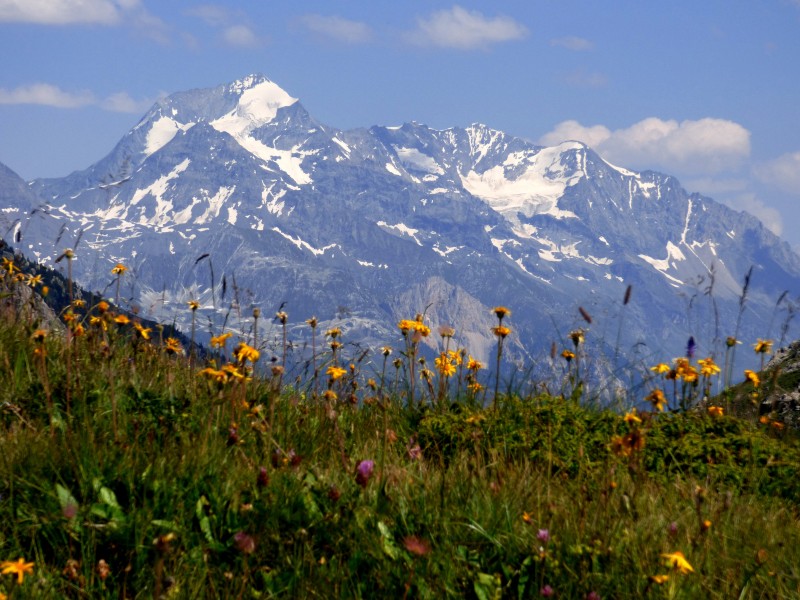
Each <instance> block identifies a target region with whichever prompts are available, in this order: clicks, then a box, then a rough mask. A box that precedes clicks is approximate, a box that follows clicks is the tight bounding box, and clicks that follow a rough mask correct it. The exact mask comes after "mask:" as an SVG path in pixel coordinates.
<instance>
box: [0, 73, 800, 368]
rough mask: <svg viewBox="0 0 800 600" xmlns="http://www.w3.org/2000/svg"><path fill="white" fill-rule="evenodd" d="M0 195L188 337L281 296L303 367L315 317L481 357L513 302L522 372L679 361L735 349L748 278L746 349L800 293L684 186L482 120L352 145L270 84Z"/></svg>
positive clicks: (184, 104) (798, 273)
mask: <svg viewBox="0 0 800 600" xmlns="http://www.w3.org/2000/svg"><path fill="white" fill-rule="evenodd" d="M0 200H2V207H0V211H1V212H0V218H1V219H2V220H3V222H4V223H6V225H5V227H4V230H6V231H7V233H6V235H5V237H6V238H7V239H9V241H12V240H14V239H18V238H19V241H18V243H17V247H18V248H19V249H20V250H21V251H23V252H24V253H26V254H28V255H32V256H35V257H36V258H38V259H39V260H41V261H43V262H52V260H53V258H54V257H55V256H57V255H58V254H59V253H60V252H61V251H62V250H63V248H64V247H66V246H69V245H72V244H74V243H75V242H76V241H78V242H79V243H78V248H77V254H78V257H79V260H77V261H76V262H75V265H74V267H75V273H76V277H77V279H78V280H79V281H80V282H81V283H82V284H83V285H85V286H87V287H89V288H92V289H97V290H103V289H105V288H106V287H107V286H108V285H109V283H110V282H111V280H112V276H111V275H110V269H111V267H112V266H113V265H114V264H115V263H116V262H118V261H119V262H122V263H124V264H126V265H128V266H129V267H131V268H132V272H131V275H130V277H128V280H127V284H126V285H127V292H126V293H127V295H128V296H129V298H128V301H129V302H130V303H131V304H135V305H137V306H139V307H140V309H141V310H142V312H143V313H146V314H148V315H149V316H153V317H156V318H161V319H163V320H169V321H172V320H176V321H177V322H178V323H182V324H184V325H186V323H187V322H188V320H189V319H190V314H189V311H188V310H187V309H186V304H185V302H186V301H188V300H190V299H198V300H200V301H201V302H202V308H201V309H200V311H199V313H198V314H199V316H200V319H201V323H203V324H204V326H205V329H207V330H210V331H213V332H215V333H216V332H219V328H220V327H222V325H223V323H224V324H225V326H226V327H229V328H230V327H233V328H239V329H241V330H242V331H246V330H247V329H248V328H249V327H250V326H251V325H250V323H251V319H250V318H249V315H251V314H252V308H253V307H255V306H258V307H260V308H261V309H262V311H264V312H265V313H266V314H269V313H270V311H271V310H273V309H275V310H277V308H278V307H279V306H281V305H282V303H284V302H285V303H286V304H285V310H287V312H288V313H289V315H290V321H291V322H292V323H293V328H292V336H293V338H294V340H295V342H296V343H295V344H294V347H295V348H296V350H297V351H298V352H299V351H300V349H301V348H302V344H303V343H304V342H307V341H309V340H310V331H309V330H308V327H307V326H305V325H304V323H303V322H304V320H305V319H307V318H309V317H311V316H312V315H316V316H318V317H319V318H320V319H321V321H322V326H323V327H325V326H328V325H334V324H335V325H337V326H340V327H341V328H342V329H343V331H344V333H345V337H346V339H347V340H349V341H351V342H354V343H359V344H361V345H364V346H372V347H374V346H376V345H384V344H392V345H395V346H396V347H398V348H399V347H400V343H401V339H400V337H399V332H398V331H397V329H396V323H397V321H398V320H399V319H401V318H409V317H413V316H414V314H416V313H418V312H420V313H425V316H426V319H427V322H428V324H429V325H431V326H432V328H433V330H434V332H435V331H436V327H437V326H439V325H442V324H448V325H452V326H454V327H455V328H456V331H457V334H456V336H457V338H458V341H459V343H463V344H465V345H467V346H468V347H469V349H470V351H471V353H472V354H473V355H474V356H476V357H478V358H480V359H481V360H484V361H486V360H488V359H490V357H491V355H492V352H493V350H494V347H495V340H494V339H493V336H492V334H491V332H490V327H491V326H492V325H494V324H495V323H494V317H493V315H491V313H490V309H491V307H492V306H494V305H498V304H503V305H506V306H508V307H510V308H511V309H512V310H513V315H512V317H511V320H510V325H511V326H512V327H513V329H514V333H513V335H512V338H510V344H509V348H508V352H509V357H510V358H512V359H516V360H518V361H522V362H529V361H535V360H539V361H545V358H546V357H547V356H549V349H550V346H551V344H552V343H553V342H556V343H557V345H559V347H560V345H562V344H564V343H565V337H566V333H567V332H568V331H569V330H570V329H573V328H575V327H579V326H583V327H585V328H587V329H589V330H590V332H589V335H588V338H587V339H588V343H589V346H587V348H588V349H590V350H591V351H592V352H595V353H597V354H598V356H599V355H600V353H602V354H604V355H605V356H611V355H614V354H616V346H617V344H619V353H620V355H622V356H625V357H627V358H628V359H631V360H633V359H637V360H638V359H643V360H645V361H649V360H658V361H660V360H669V359H670V358H672V357H674V356H677V355H678V354H680V353H681V352H682V349H683V347H684V345H685V343H686V339H688V337H689V336H690V335H693V336H694V337H695V338H696V339H697V340H698V343H699V344H700V352H701V353H712V352H715V351H716V352H717V354H718V356H719V353H720V352H721V349H720V348H721V346H720V340H724V338H725V336H727V335H731V334H732V333H733V327H734V324H735V322H736V316H737V313H738V310H739V297H740V294H741V291H742V282H743V280H744V277H745V274H746V272H747V271H748V269H749V268H750V267H751V266H753V267H754V271H753V277H752V284H751V287H750V289H749V290H748V297H747V301H746V303H745V309H746V312H745V316H744V318H743V327H742V331H741V335H740V337H742V338H743V339H744V340H745V341H748V342H749V341H750V340H751V339H752V340H753V341H755V338H756V337H767V336H770V335H771V336H779V335H780V332H779V331H778V330H779V327H780V324H781V322H782V320H784V319H785V318H786V316H787V315H788V314H789V313H788V312H787V311H788V310H790V309H793V305H792V304H791V303H790V300H792V299H794V298H796V297H797V293H798V291H800V258H798V256H797V255H795V254H794V253H793V252H792V251H791V249H790V248H789V246H788V245H787V244H786V243H784V242H782V241H781V240H780V239H778V238H777V237H775V236H774V235H773V234H772V233H770V232H769V231H768V230H767V229H766V228H765V227H764V226H763V225H762V224H761V223H760V222H759V221H758V220H757V219H755V218H754V217H752V216H750V215H748V214H746V213H741V212H736V211H733V210H732V209H730V208H727V207H726V206H723V205H721V204H719V203H717V202H715V201H713V200H711V199H709V198H706V197H702V196H700V195H697V194H690V193H688V192H686V191H685V190H684V189H682V188H681V186H680V184H679V182H678V181H677V180H675V179H674V178H673V177H670V176H668V175H663V174H660V173H655V172H650V171H647V172H641V173H636V172H633V171H629V170H627V169H625V168H623V167H620V166H615V165H611V164H609V163H608V162H606V161H604V160H603V159H602V158H601V157H600V156H599V155H598V154H597V153H595V152H594V151H593V150H592V149H591V148H589V147H587V146H586V145H584V144H582V143H579V142H574V141H564V142H563V143H561V144H559V145H557V146H553V147H546V148H543V147H540V146H536V145H533V144H531V143H529V142H527V141H525V140H522V139H520V138H516V137H513V136H511V135H509V134H506V133H503V132H501V131H497V130H493V129H491V128H489V127H487V126H484V125H480V124H473V125H470V126H469V127H466V128H456V127H454V128H450V129H446V130H442V131H440V130H434V129H431V128H429V127H426V126H425V125H422V124H419V123H414V122H412V123H406V124H404V125H402V126H393V127H382V126H375V127H371V128H369V129H355V130H349V131H342V130H339V129H336V128H333V127H329V126H327V125H324V124H322V123H319V122H317V121H316V120H315V119H314V118H313V117H312V116H310V115H309V114H308V113H307V112H306V110H305V109H304V108H303V106H302V104H301V103H300V102H299V101H298V100H297V99H295V98H293V97H292V96H290V95H289V94H288V93H287V92H285V91H284V90H282V89H281V88H280V87H279V86H278V85H277V84H275V83H273V82H272V81H270V80H269V79H267V78H266V77H263V76H260V75H252V76H248V77H246V78H244V79H241V80H239V81H235V82H233V83H230V84H227V85H220V86H217V87H215V88H211V89H202V90H192V91H186V92H179V93H176V94H173V95H171V96H169V97H167V98H165V99H163V100H160V101H159V102H158V103H156V105H154V106H153V108H152V109H151V110H150V111H149V112H148V113H147V114H146V115H145V116H144V118H142V120H141V121H140V122H139V123H138V124H137V125H136V126H135V127H134V128H133V129H132V130H131V131H130V132H129V133H128V134H127V135H125V136H124V137H123V138H122V140H120V142H119V143H118V144H117V146H116V147H115V148H114V149H113V150H112V151H111V152H110V153H109V154H108V156H106V157H105V158H103V159H101V160H100V161H98V162H97V163H95V164H94V165H91V166H90V167H89V168H87V169H86V170H84V171H79V172H74V173H72V174H70V175H69V176H67V177H63V178H58V179H43V180H35V181H32V182H30V183H29V184H27V185H24V184H22V183H21V182H20V181H19V180H18V178H15V176H13V174H9V173H6V172H5V171H0ZM36 208H38V210H36V211H34V209H36ZM32 213H33V214H32ZM126 277H127V276H126ZM629 285H631V286H633V295H632V301H631V303H630V304H629V305H628V306H625V307H623V306H622V298H623V296H624V294H625V290H626V288H627V286H629ZM123 289H125V285H124V286H123ZM784 290H788V291H789V292H790V294H789V295H788V296H786V297H785V299H784V300H783V301H782V303H781V305H780V306H779V307H777V308H776V306H775V305H776V301H777V299H778V298H779V296H780V295H781V293H782V292H783V291H784ZM579 306H583V307H584V308H585V310H587V311H588V312H589V313H590V314H592V315H593V317H594V319H593V322H592V324H591V325H589V324H587V323H585V322H583V321H581V319H580V315H579V312H578V307H579ZM717 323H719V326H717V325H716V324H717ZM770 326H771V328H772V331H770V330H769V328H770ZM266 327H267V329H266V330H265V332H266V336H265V338H263V339H265V343H270V342H271V341H272V338H271V336H274V335H276V334H277V329H276V327H275V326H274V325H267V326H266ZM618 340H619V342H618ZM439 341H440V340H439V339H438V337H437V336H436V335H433V336H431V338H430V339H429V340H428V342H429V345H430V347H431V349H433V348H434V347H435V346H436V345H437V344H438V343H439ZM545 362H546V361H545ZM612 368H613V366H612Z"/></svg>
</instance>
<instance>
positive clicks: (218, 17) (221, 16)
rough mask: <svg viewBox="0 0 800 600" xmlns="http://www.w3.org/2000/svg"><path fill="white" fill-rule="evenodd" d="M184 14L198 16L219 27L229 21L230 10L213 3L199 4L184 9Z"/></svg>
mask: <svg viewBox="0 0 800 600" xmlns="http://www.w3.org/2000/svg"><path fill="white" fill-rule="evenodd" d="M186 14H187V15H190V16H192V17H198V18H200V19H202V20H203V21H205V22H206V23H208V24H209V25H213V26H215V27H221V26H222V25H226V24H227V23H229V22H230V18H231V17H230V11H229V10H228V9H227V8H225V7H223V6H217V5H215V4H201V5H200V6H195V7H193V8H190V9H188V10H186Z"/></svg>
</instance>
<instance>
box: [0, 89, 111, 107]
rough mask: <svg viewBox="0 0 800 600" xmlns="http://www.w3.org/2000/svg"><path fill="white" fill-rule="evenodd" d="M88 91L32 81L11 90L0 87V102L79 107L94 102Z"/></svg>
mask: <svg viewBox="0 0 800 600" xmlns="http://www.w3.org/2000/svg"><path fill="white" fill-rule="evenodd" d="M94 101H95V100H94V95H93V94H92V93H91V92H88V91H81V92H65V91H64V90H62V89H61V88H59V87H58V86H55V85H51V84H49V83H32V84H30V85H23V86H20V87H17V88H14V89H12V90H8V89H5V88H0V104H39V105H42V106H55V107H58V108H80V107H81V106H88V105H89V104H92V103H94Z"/></svg>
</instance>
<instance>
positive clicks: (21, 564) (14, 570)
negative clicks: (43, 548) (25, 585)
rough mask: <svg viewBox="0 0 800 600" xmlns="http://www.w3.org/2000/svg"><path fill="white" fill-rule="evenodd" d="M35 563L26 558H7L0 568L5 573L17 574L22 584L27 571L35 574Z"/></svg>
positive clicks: (0, 564)
mask: <svg viewBox="0 0 800 600" xmlns="http://www.w3.org/2000/svg"><path fill="white" fill-rule="evenodd" d="M33 565H34V563H32V562H25V559H24V558H20V559H18V560H15V561H10V560H6V561H3V562H2V563H0V570H2V572H3V575H10V574H14V575H16V576H17V583H18V584H19V585H22V581H23V580H24V578H25V573H30V574H33Z"/></svg>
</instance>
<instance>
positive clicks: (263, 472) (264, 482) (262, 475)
mask: <svg viewBox="0 0 800 600" xmlns="http://www.w3.org/2000/svg"><path fill="white" fill-rule="evenodd" d="M256 484H257V485H258V487H267V486H268V485H269V473H267V468H266V467H258V475H257V476H256Z"/></svg>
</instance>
